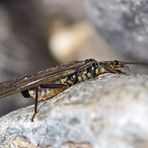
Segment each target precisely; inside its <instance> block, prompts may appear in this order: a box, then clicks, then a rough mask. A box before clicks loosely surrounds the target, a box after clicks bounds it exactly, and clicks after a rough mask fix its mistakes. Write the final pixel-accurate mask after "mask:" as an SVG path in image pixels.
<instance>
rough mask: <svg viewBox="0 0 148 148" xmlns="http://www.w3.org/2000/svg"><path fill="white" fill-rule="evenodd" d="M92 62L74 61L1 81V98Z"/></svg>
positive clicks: (62, 75) (50, 80)
mask: <svg viewBox="0 0 148 148" xmlns="http://www.w3.org/2000/svg"><path fill="white" fill-rule="evenodd" d="M90 64H91V62H87V63H86V62H85V61H73V62H71V63H69V64H66V65H60V66H56V67H54V68H48V69H46V70H42V71H39V72H36V73H32V74H28V75H23V76H21V77H17V78H15V79H13V80H10V81H5V82H2V83H0V98H2V97H6V96H9V95H13V94H15V93H18V92H21V91H24V90H27V89H30V88H34V87H37V86H39V85H41V84H47V83H50V82H51V83H52V82H54V81H56V80H58V79H59V78H61V77H66V76H68V75H69V74H72V73H74V72H75V71H76V70H78V69H83V68H85V67H87V66H89V65H90Z"/></svg>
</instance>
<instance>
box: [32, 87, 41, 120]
mask: <svg viewBox="0 0 148 148" xmlns="http://www.w3.org/2000/svg"><path fill="white" fill-rule="evenodd" d="M38 89H39V88H38V87H37V88H36V89H35V104H34V114H33V116H32V118H31V122H33V121H34V117H35V115H36V114H37V112H38V111H37V107H38Z"/></svg>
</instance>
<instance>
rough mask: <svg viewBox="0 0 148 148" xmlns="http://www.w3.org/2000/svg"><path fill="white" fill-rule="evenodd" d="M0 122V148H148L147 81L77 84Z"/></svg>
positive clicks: (127, 78)
mask: <svg viewBox="0 0 148 148" xmlns="http://www.w3.org/2000/svg"><path fill="white" fill-rule="evenodd" d="M38 110H39V113H38V114H37V116H36V118H35V121H34V122H31V117H32V114H33V106H29V107H26V108H22V109H19V110H16V111H14V112H11V113H10V114H8V115H6V116H3V117H2V118H0V129H1V130H0V145H1V147H10V148H11V147H13V148H14V147H31V148H32V147H54V148H75V147H77V148H78V147H79V148H92V147H93V148H98V147H99V148H108V147H109V148H125V147H126V148H134V147H136V148H146V147H148V126H147V125H148V117H147V114H148V76H144V75H143V76H142V75H112V74H106V75H102V76H101V77H99V78H97V79H94V80H89V81H86V82H83V83H80V84H78V85H75V86H73V87H71V88H69V89H67V90H66V91H65V92H63V93H61V94H59V95H58V96H57V97H55V98H53V99H51V100H48V101H44V102H42V103H40V104H39V107H38Z"/></svg>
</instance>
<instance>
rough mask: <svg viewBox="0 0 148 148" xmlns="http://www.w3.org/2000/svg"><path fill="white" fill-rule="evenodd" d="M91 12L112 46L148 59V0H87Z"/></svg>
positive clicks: (134, 56)
mask: <svg viewBox="0 0 148 148" xmlns="http://www.w3.org/2000/svg"><path fill="white" fill-rule="evenodd" d="M87 6H88V14H89V15H90V18H91V20H92V21H93V23H94V25H95V27H96V28H97V30H98V32H99V34H101V35H102V36H103V37H104V38H105V39H106V41H107V43H108V44H109V45H110V46H111V47H112V49H113V50H114V51H115V52H117V53H119V54H120V55H122V56H124V57H125V58H127V59H133V60H140V61H147V62H148V52H147V49H148V42H147V40H148V32H147V30H148V25H147V24H148V0H130V1H129V0H88V3H87Z"/></svg>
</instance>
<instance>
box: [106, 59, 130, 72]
mask: <svg viewBox="0 0 148 148" xmlns="http://www.w3.org/2000/svg"><path fill="white" fill-rule="evenodd" d="M107 65H108V67H110V68H111V69H113V70H115V71H121V70H123V69H124V70H128V71H129V67H128V66H127V65H126V63H125V62H123V61H118V60H114V61H108V62H107Z"/></svg>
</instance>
